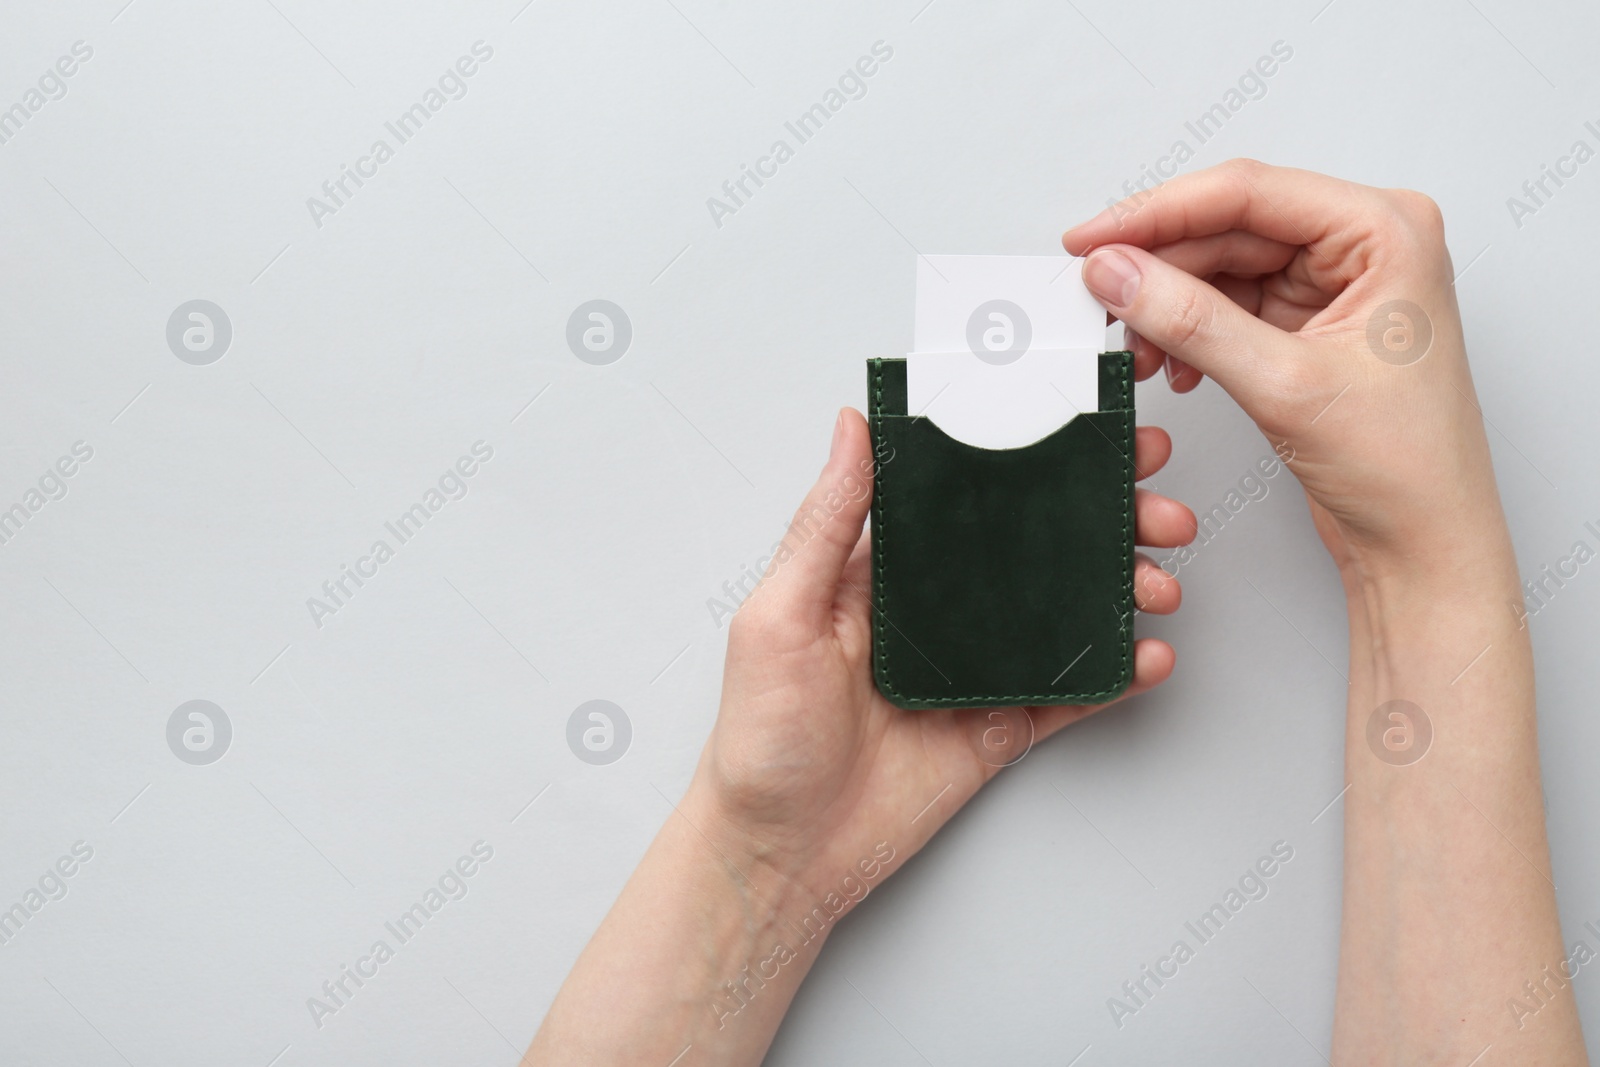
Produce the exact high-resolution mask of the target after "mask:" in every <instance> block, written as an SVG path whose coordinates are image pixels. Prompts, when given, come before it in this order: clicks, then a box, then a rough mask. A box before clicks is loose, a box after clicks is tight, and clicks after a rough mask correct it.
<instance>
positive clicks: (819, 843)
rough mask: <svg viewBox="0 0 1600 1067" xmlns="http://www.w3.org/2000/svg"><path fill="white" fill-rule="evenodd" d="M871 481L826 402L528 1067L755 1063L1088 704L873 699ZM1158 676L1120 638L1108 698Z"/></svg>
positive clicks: (1150, 460) (850, 415)
mask: <svg viewBox="0 0 1600 1067" xmlns="http://www.w3.org/2000/svg"><path fill="white" fill-rule="evenodd" d="M1171 451H1172V442H1171V440H1170V439H1169V438H1168V437H1167V435H1166V434H1165V433H1163V432H1162V431H1161V430H1157V429H1152V428H1150V427H1140V428H1139V430H1138V431H1137V436H1136V438H1135V445H1134V465H1135V467H1136V468H1137V469H1138V471H1139V472H1140V476H1141V477H1147V476H1149V475H1151V474H1154V473H1155V472H1156V471H1158V470H1160V469H1161V467H1162V465H1164V464H1165V463H1166V462H1167V458H1168V457H1169V456H1170V454H1171ZM872 474H873V463H872V449H871V446H870V444H869V442H868V433H867V424H866V420H865V419H863V418H862V417H861V415H860V414H859V413H858V412H855V411H851V410H848V409H846V410H845V411H843V412H841V413H840V415H839V419H838V422H837V423H836V425H835V428H834V434H833V446H832V448H831V450H830V454H829V457H828V462H827V465H826V466H825V467H824V468H823V470H822V475H821V477H820V478H819V479H818V481H817V484H816V486H815V487H814V488H813V489H812V490H811V492H810V494H809V495H808V496H807V498H806V501H805V503H804V504H802V505H801V507H800V510H799V512H798V513H797V514H796V516H795V521H794V522H793V523H792V524H791V526H790V532H789V534H788V536H787V537H786V538H785V540H784V544H785V548H783V549H782V550H780V551H779V554H778V556H777V558H775V559H774V560H773V562H772V565H771V566H770V567H769V568H768V569H767V573H766V576H765V578H764V579H763V580H762V582H761V584H760V586H758V587H757V589H756V591H755V592H754V593H753V594H751V595H750V597H749V598H747V599H746V601H745V602H744V604H743V605H742V606H741V607H740V609H739V611H738V614H737V615H736V616H735V617H734V620H733V622H732V624H731V629H730V632H729V635H728V660H727V667H726V671H725V674H724V677H723V688H722V708H721V710H720V712H719V713H718V715H717V723H716V726H715V728H714V729H713V730H712V733H711V737H710V739H709V740H708V741H707V742H706V746H705V750H704V752H703V753H702V754H701V757H700V763H699V766H698V768H697V769H696V771H695V775H694V778H693V780H692V781H691V783H690V786H689V789H688V791H687V792H686V793H685V795H684V797H683V799H682V800H681V801H679V802H678V803H677V804H676V805H675V811H674V813H673V815H672V816H671V817H669V818H668V820H667V822H666V825H664V826H663V827H662V828H661V833H660V834H659V835H658V836H657V837H656V840H655V842H654V843H653V844H652V845H651V846H650V851H649V852H648V853H647V854H646V855H645V858H644V860H643V861H642V862H641V863H640V864H639V867H638V869H637V870H635V871H634V874H633V877H632V878H631V879H629V881H628V884H627V886H626V887H624V889H623V891H622V895H621V896H620V897H619V898H618V900H617V902H616V904H615V905H613V907H612V909H611V911H610V913H609V914H608V915H607V916H606V920H605V922H604V923H602V924H601V926H600V929H599V930H598V931H596V932H595V935H594V938H593V940H591V941H590V943H589V946H588V948H586V949H585V950H584V952H583V955H582V956H581V957H580V958H579V960H578V962H577V965H576V966H574V968H573V970H572V973H571V975H569V976H568V978H567V981H566V984H565V985H563V986H562V988H561V992H560V994H559V995H558V996H557V997H556V1000H555V1003H554V1004H552V1005H551V1007H550V1011H549V1013H548V1014H547V1015H546V1016H545V1021H544V1024H543V1026H541V1027H540V1030H539V1033H538V1034H537V1035H536V1036H535V1038H534V1042H533V1046H532V1048H530V1049H529V1062H531V1063H536V1064H546V1063H549V1064H556V1063H580V1062H581V1063H647V1064H661V1063H677V1062H680V1061H682V1062H694V1063H725V1064H734V1063H739V1064H749V1063H756V1062H759V1061H760V1059H761V1057H762V1056H763V1055H765V1053H766V1049H767V1046H768V1044H769V1043H770V1042H771V1041H772V1036H773V1034H774V1033H775V1032H776V1031H777V1028H778V1023H779V1022H780V1021H781V1020H782V1018H783V1014H784V1012H785V1011H786V1010H787V1009H788V1006H789V1001H790V999H791V998H792V997H793V996H794V992H795V990H796V989H797V988H798V987H799V984H800V981H801V979H803V978H804V977H805V975H806V972H807V971H808V970H809V969H810V967H811V964H812V963H813V962H814V961H815V960H816V956H817V952H818V951H819V950H820V949H821V947H822V944H823V942H824V941H826V939H827V937H828V935H829V934H830V933H831V932H832V930H833V928H834V925H835V922H836V921H837V919H838V918H840V917H841V916H842V915H844V913H845V912H846V911H848V910H849V909H850V908H851V907H853V906H854V905H855V904H856V903H858V902H859V901H860V900H861V899H862V898H864V897H865V896H866V895H867V893H868V892H870V891H871V890H872V889H874V888H876V887H877V886H878V885H879V884H881V883H882V881H883V879H884V878H886V877H887V876H888V875H889V874H891V873H893V872H894V871H895V870H898V869H899V867H900V865H901V864H902V863H904V861H905V859H906V858H907V857H909V856H910V855H911V854H912V853H914V852H916V851H917V849H919V848H921V847H922V846H923V845H924V844H925V843H926V842H927V840H928V838H930V837H931V836H933V833H934V831H936V830H937V829H938V828H939V827H940V826H941V825H943V823H944V822H945V820H947V819H948V818H949V817H950V816H951V815H952V814H953V813H954V812H955V811H956V809H957V808H959V807H960V806H961V805H962V804H964V803H966V801H967V800H969V799H970V798H971V797H972V795H973V794H974V793H976V792H977V791H978V789H979V787H980V786H982V785H983V783H984V782H986V781H988V780H989V779H990V778H992V777H993V776H994V775H995V774H996V773H997V772H998V771H999V769H1000V767H1001V766H1004V765H1007V764H1010V763H1014V762H1016V761H1017V760H1018V759H1020V758H1021V757H1022V756H1023V755H1024V754H1025V753H1026V752H1027V750H1028V747H1029V746H1030V745H1031V744H1033V743H1034V742H1035V741H1037V740H1039V739H1041V738H1044V737H1047V736H1049V735H1050V734H1052V733H1054V732H1056V731H1057V730H1059V729H1061V728H1062V727H1064V726H1066V725H1067V724H1068V723H1070V722H1073V721H1075V720H1077V719H1081V718H1083V717H1084V716H1086V715H1091V714H1093V713H1094V712H1096V711H1098V710H1100V709H1099V707H1042V708H1005V709H992V710H976V709H975V710H966V711H902V710H901V709H899V708H897V707H895V706H893V705H892V704H890V703H889V702H888V701H886V700H884V698H883V697H882V696H880V695H879V693H878V690H877V687H876V686H875V684H874V683H873V680H872V669H871V659H872V617H871V612H872V607H871V603H870V599H869V593H870V577H869V571H870V569H871V552H870V550H869V546H868V543H867V539H866V538H865V537H864V536H863V535H862V527H863V525H864V524H865V522H866V518H867V512H868V509H869V507H870V505H871V494H872ZM1134 514H1135V526H1136V537H1135V539H1136V540H1137V541H1138V542H1139V543H1140V544H1144V545H1151V546H1156V547H1161V548H1171V547H1175V546H1177V545H1180V544H1187V543H1188V542H1189V541H1190V540H1191V539H1192V538H1193V537H1194V533H1195V519H1194V514H1193V513H1192V512H1190V511H1189V509H1188V508H1186V507H1184V506H1183V505H1182V504H1179V503H1176V502H1175V501H1172V500H1168V499H1166V498H1164V497H1160V496H1156V495H1155V494H1154V493H1150V492H1146V491H1144V490H1138V491H1136V499H1135V502H1134ZM818 516H826V518H825V519H823V520H822V521H821V522H820V524H819V523H818V521H817V520H818ZM1134 576H1135V601H1136V603H1137V604H1138V606H1139V608H1140V609H1141V610H1144V611H1152V612H1159V613H1163V614H1165V613H1168V612H1171V611H1175V610H1177V607H1178V599H1179V590H1178V583H1177V581H1176V580H1175V579H1173V578H1171V577H1168V576H1167V575H1166V574H1164V573H1163V572H1162V571H1161V569H1160V568H1159V567H1157V566H1156V565H1155V564H1154V563H1153V562H1151V561H1150V560H1149V559H1147V558H1145V557H1142V556H1141V557H1139V558H1138V559H1137V560H1136V561H1135V565H1134ZM933 580H937V579H936V578H935V579H933ZM1061 610H1062V611H1072V610H1074V605H1071V604H1063V605H1061ZM1172 663H1173V654H1172V649H1171V647H1169V646H1168V645H1167V644H1166V643H1165V642H1162V641H1153V640H1143V641H1138V642H1136V643H1135V645H1134V673H1133V682H1132V684H1131V685H1130V686H1129V688H1128V690H1127V692H1126V693H1125V694H1124V696H1132V695H1133V694H1136V693H1142V692H1144V691H1145V690H1147V689H1150V688H1151V687H1153V686H1156V685H1159V684H1160V683H1161V682H1163V681H1164V680H1166V678H1167V676H1168V675H1169V674H1170V673H1171V672H1172ZM691 1050H692V1053H693V1059H692V1060H685V1059H684V1057H685V1056H686V1055H688V1054H689V1053H690V1052H691Z"/></svg>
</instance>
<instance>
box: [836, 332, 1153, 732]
mask: <svg viewBox="0 0 1600 1067" xmlns="http://www.w3.org/2000/svg"><path fill="white" fill-rule="evenodd" d="M913 358H915V357H913ZM1099 360H1100V375H1099V401H1100V410H1098V411H1085V412H1080V413H1079V414H1078V415H1076V416H1074V417H1073V418H1072V420H1071V421H1070V422H1067V423H1065V424H1064V425H1062V426H1061V427H1060V428H1058V429H1057V430H1055V431H1054V432H1052V433H1050V434H1049V435H1048V436H1046V437H1044V438H1042V439H1040V440H1038V441H1035V442H1033V443H1032V444H1029V445H1025V446H1023V447H1020V448H1010V449H988V448H980V447H977V446H974V445H970V444H966V443H964V442H961V441H958V440H956V439H955V438H953V437H951V436H949V435H948V434H946V433H945V432H944V431H943V430H941V429H940V428H939V427H938V426H937V425H935V424H934V423H933V422H932V421H931V420H929V419H928V418H926V417H923V416H920V415H912V414H909V413H908V412H907V410H906V407H907V405H906V361H905V360H904V359H873V360H869V361H868V363H867V392H868V400H869V403H868V421H869V424H870V426H871V430H872V439H873V448H874V456H875V457H876V461H877V472H876V478H875V482H874V490H873V499H872V585H873V589H872V595H873V627H872V669H873V676H874V678H875V679H876V681H877V685H878V689H879V691H880V692H882V693H883V695H884V696H885V697H886V698H888V700H889V701H890V702H891V703H893V704H895V705H897V706H899V707H902V708H960V707H1004V706H1014V705H1047V704H1098V703H1103V702H1105V701H1107V700H1110V699H1112V698H1113V697H1115V696H1117V695H1118V694H1120V693H1121V692H1122V691H1123V690H1124V689H1126V688H1127V686H1128V682H1129V681H1130V679H1131V678H1132V676H1133V611H1134V603H1133V525H1134V523H1133V488H1134V480H1135V472H1134V464H1133V449H1134V405H1133V354H1132V353H1131V352H1106V353H1103V354H1101V355H1100V357H1099Z"/></svg>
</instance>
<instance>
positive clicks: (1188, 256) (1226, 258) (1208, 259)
mask: <svg viewBox="0 0 1600 1067" xmlns="http://www.w3.org/2000/svg"><path fill="white" fill-rule="evenodd" d="M1127 243H1129V244H1133V243H1136V242H1127ZM1150 252H1151V254H1152V255H1156V256H1160V257H1161V258H1162V259H1163V260H1165V261H1166V262H1168V263H1171V264H1172V265H1173V266H1174V267H1177V268H1178V269H1179V270H1184V271H1188V272H1189V273H1190V274H1193V275H1194V276H1195V277H1196V278H1208V277H1210V276H1211V275H1213V274H1242V275H1250V276H1252V277H1259V276H1260V275H1263V274H1274V273H1276V272H1278V271H1280V270H1284V269H1285V268H1288V267H1290V266H1291V265H1292V264H1293V263H1294V262H1295V261H1296V259H1297V258H1298V257H1299V255H1300V252H1301V249H1300V247H1299V246H1298V245H1292V244H1286V243H1285V242H1283V241H1274V240H1273V239H1272V238H1270V237H1263V236H1261V235H1260V234H1258V233H1247V232H1245V231H1243V230H1229V231H1228V232H1227V233H1214V234H1209V235H1207V236H1205V237H1183V238H1180V239H1178V240H1176V241H1173V242H1172V243H1171V244H1164V245H1157V246H1156V247H1154V248H1152V249H1150Z"/></svg>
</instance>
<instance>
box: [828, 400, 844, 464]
mask: <svg viewBox="0 0 1600 1067" xmlns="http://www.w3.org/2000/svg"><path fill="white" fill-rule="evenodd" d="M843 435H844V412H842V411H841V412H839V417H838V418H836V419H834V420H833V443H832V444H830V445H829V446H828V458H829V459H832V458H833V454H834V453H835V452H837V451H839V438H840V437H842V436H843Z"/></svg>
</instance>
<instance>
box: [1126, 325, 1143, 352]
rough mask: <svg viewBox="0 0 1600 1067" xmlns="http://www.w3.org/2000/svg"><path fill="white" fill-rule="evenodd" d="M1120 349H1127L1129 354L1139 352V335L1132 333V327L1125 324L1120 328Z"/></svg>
mask: <svg viewBox="0 0 1600 1067" xmlns="http://www.w3.org/2000/svg"><path fill="white" fill-rule="evenodd" d="M1122 347H1123V348H1125V349H1127V350H1128V351H1129V352H1138V351H1139V335H1138V334H1137V333H1135V332H1134V329H1133V327H1132V326H1129V325H1127V324H1126V323H1124V324H1123V327H1122Z"/></svg>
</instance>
